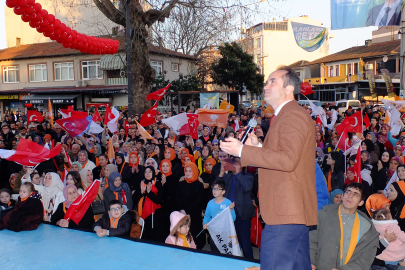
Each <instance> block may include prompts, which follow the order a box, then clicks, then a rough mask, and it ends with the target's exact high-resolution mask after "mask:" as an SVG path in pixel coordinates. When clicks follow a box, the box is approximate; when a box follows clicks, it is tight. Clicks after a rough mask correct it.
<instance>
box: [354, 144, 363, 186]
mask: <svg viewBox="0 0 405 270" xmlns="http://www.w3.org/2000/svg"><path fill="white" fill-rule="evenodd" d="M354 171H355V173H354V180H355V181H356V182H357V183H361V146H359V149H357V155H356V162H355V163H354Z"/></svg>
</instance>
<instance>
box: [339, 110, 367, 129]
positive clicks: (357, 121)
mask: <svg viewBox="0 0 405 270" xmlns="http://www.w3.org/2000/svg"><path fill="white" fill-rule="evenodd" d="M343 130H346V132H355V133H362V132H363V119H362V115H361V111H359V112H356V113H355V114H353V115H352V116H349V117H346V118H345V120H343V122H342V123H341V124H340V125H338V126H337V127H336V132H337V134H338V135H340V134H342V132H343Z"/></svg>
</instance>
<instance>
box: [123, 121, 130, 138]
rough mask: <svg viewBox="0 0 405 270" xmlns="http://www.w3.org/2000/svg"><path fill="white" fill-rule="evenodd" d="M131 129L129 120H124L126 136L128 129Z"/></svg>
mask: <svg viewBox="0 0 405 270" xmlns="http://www.w3.org/2000/svg"><path fill="white" fill-rule="evenodd" d="M130 128H131V125H130V124H129V123H128V121H127V119H124V129H125V134H127V135H128V129H130Z"/></svg>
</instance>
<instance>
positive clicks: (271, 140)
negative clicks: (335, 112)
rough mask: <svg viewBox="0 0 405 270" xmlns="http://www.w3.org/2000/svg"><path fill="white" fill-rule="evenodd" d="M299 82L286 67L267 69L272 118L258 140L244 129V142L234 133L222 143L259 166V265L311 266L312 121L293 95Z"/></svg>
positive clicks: (284, 269)
mask: <svg viewBox="0 0 405 270" xmlns="http://www.w3.org/2000/svg"><path fill="white" fill-rule="evenodd" d="M300 89H301V82H300V79H299V77H298V75H297V74H296V73H295V72H294V71H293V70H292V69H291V68H289V67H279V68H278V69H277V70H276V71H274V72H273V73H272V74H270V76H269V78H268V80H267V83H266V86H265V87H264V100H265V101H266V102H267V104H269V105H271V106H272V107H273V108H274V110H275V113H274V115H275V116H274V117H273V118H274V119H272V123H271V124H270V129H269V131H268V133H267V135H266V138H265V140H264V142H263V145H261V144H259V142H258V139H257V137H256V136H255V135H254V134H252V133H251V134H249V139H248V140H247V141H246V144H245V145H242V143H241V142H240V141H239V140H237V139H234V138H227V139H226V142H221V149H222V150H223V151H224V152H226V153H228V154H230V155H234V156H240V157H241V162H242V166H247V165H254V166H256V167H257V168H258V169H259V202H260V211H261V215H262V217H263V220H264V221H265V223H266V226H265V228H264V230H263V232H262V240H261V241H262V242H261V253H260V260H261V269H262V270H263V269H265V270H267V269H271V270H274V269H280V270H301V269H302V270H310V269H311V262H310V255H309V233H308V226H311V225H316V224H317V210H318V208H317V197H316V196H317V195H316V186H315V129H314V123H313V121H312V119H311V117H310V116H309V114H308V112H306V111H305V110H304V109H303V108H302V107H301V106H299V105H298V103H297V102H296V101H295V100H294V93H295V94H298V93H300Z"/></svg>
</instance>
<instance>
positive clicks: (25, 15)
mask: <svg viewBox="0 0 405 270" xmlns="http://www.w3.org/2000/svg"><path fill="white" fill-rule="evenodd" d="M30 19H31V15H27V14H25V13H24V14H23V15H21V20H23V22H29V21H30Z"/></svg>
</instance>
